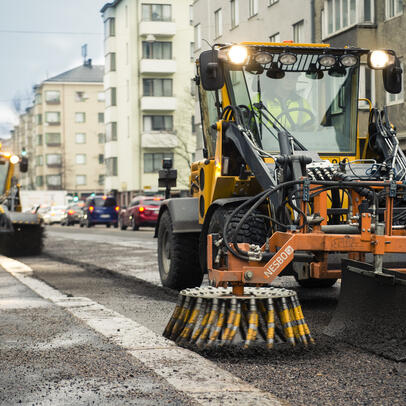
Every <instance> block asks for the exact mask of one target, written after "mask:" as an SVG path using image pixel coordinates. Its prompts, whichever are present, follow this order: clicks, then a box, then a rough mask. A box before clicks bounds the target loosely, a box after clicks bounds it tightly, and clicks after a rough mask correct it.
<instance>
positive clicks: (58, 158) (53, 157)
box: [45, 154, 62, 166]
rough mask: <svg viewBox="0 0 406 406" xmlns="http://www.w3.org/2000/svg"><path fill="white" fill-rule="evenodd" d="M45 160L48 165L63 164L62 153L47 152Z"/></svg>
mask: <svg viewBox="0 0 406 406" xmlns="http://www.w3.org/2000/svg"><path fill="white" fill-rule="evenodd" d="M45 162H46V164H47V165H51V166H52V165H54V166H60V165H62V155H61V154H46V156H45Z"/></svg>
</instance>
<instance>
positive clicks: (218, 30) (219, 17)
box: [214, 8, 223, 38]
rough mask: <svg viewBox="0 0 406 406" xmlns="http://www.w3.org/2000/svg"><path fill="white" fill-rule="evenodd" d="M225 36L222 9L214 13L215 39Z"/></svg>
mask: <svg viewBox="0 0 406 406" xmlns="http://www.w3.org/2000/svg"><path fill="white" fill-rule="evenodd" d="M222 35H223V10H222V9H221V8H219V9H217V10H216V11H215V12H214V37H215V38H219V37H221V36H222Z"/></svg>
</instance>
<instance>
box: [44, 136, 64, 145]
mask: <svg viewBox="0 0 406 406" xmlns="http://www.w3.org/2000/svg"><path fill="white" fill-rule="evenodd" d="M45 143H46V144H47V146H48V147H58V146H59V145H61V133H46V134H45Z"/></svg>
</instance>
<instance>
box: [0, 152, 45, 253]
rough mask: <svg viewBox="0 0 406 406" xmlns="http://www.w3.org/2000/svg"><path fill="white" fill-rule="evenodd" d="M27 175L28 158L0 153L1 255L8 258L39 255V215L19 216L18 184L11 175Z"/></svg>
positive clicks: (40, 237)
mask: <svg viewBox="0 0 406 406" xmlns="http://www.w3.org/2000/svg"><path fill="white" fill-rule="evenodd" d="M16 165H19V169H20V172H27V170H28V158H27V157H26V156H21V157H19V156H17V155H13V154H11V153H9V152H3V151H0V254H1V255H8V256H25V255H39V254H40V253H41V250H42V246H43V237H44V228H43V225H42V221H41V218H40V216H39V215H38V214H32V213H22V212H21V202H20V185H19V184H18V183H17V179H16V178H15V176H14V169H15V167H16Z"/></svg>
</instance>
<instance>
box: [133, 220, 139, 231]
mask: <svg viewBox="0 0 406 406" xmlns="http://www.w3.org/2000/svg"><path fill="white" fill-rule="evenodd" d="M131 228H132V229H133V230H134V231H137V230H138V229H139V228H140V226H139V225H138V224H137V223H136V222H135V218H134V217H133V218H132V219H131Z"/></svg>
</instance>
